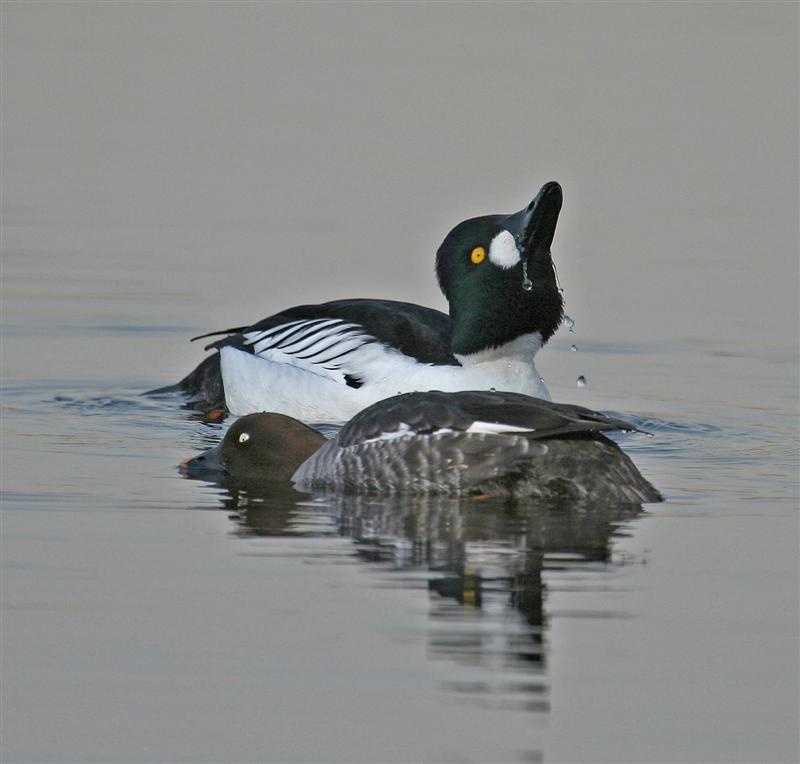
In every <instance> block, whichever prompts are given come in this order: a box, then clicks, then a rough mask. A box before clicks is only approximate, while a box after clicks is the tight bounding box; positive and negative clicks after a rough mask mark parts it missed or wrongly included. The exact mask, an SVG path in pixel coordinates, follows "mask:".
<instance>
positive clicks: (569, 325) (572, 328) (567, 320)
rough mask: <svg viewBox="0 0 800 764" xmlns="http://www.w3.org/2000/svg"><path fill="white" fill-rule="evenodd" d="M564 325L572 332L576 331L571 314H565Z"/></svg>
mask: <svg viewBox="0 0 800 764" xmlns="http://www.w3.org/2000/svg"><path fill="white" fill-rule="evenodd" d="M564 326H566V327H567V329H569V330H570V331H571V332H574V331H575V322H574V321H573V320H572V319H571V318H570V317H569V316H564Z"/></svg>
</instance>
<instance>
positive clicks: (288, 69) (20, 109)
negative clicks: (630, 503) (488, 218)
mask: <svg viewBox="0 0 800 764" xmlns="http://www.w3.org/2000/svg"><path fill="white" fill-rule="evenodd" d="M3 17H4V18H3V21H4V31H3V45H4V53H3V75H2V77H3V92H4V96H3V97H4V116H3V127H4V139H3V140H4V144H3V164H4V179H3V202H4V213H3V250H4V251H3V264H2V267H3V273H2V276H3V307H2V319H3V346H2V350H3V415H2V430H3V432H2V434H3V449H2V489H3V502H2V670H3V683H2V690H1V692H2V725H3V731H2V744H0V745H1V747H0V758H2V760H3V761H8V762H15V761H153V762H161V761H298V762H299V761H320V762H322V761H337V762H338V761H342V762H345V761H357V762H378V761H381V762H382V761H386V762H406V761H442V762H444V761H446V762H466V761H473V762H489V761H502V762H506V761H509V762H530V761H581V762H595V761H614V762H622V761H626V762H645V761H647V762H665V761H670V762H671V761H708V762H711V761H714V762H721V761H742V762H755V761H780V762H792V761H797V760H798V737H797V715H798V483H797V478H798V455H797V434H798V432H797V412H798V410H797V406H798V403H797V392H798V354H797V350H798V348H797V331H798V330H797V318H798V307H797V291H796V290H797V275H798V273H797V267H798V266H797V201H798V198H797V161H796V160H797V145H796V140H797V108H796V107H797V89H796V86H797V74H796V71H797V70H796V60H797V33H796V29H797V7H796V6H793V5H791V4H764V5H759V4H747V3H740V4H735V5H733V4H732V5H726V4H705V5H698V6H695V7H693V8H692V7H689V6H674V5H641V6H634V5H614V4H602V5H591V4H588V5H585V4H570V5H568V6H558V5H547V4H542V5H530V6H527V5H519V4H518V5H508V6H453V5H441V6H432V7H428V6H415V5H410V6H400V5H398V6H377V5H376V6H366V5H362V6H345V5H342V6H322V5H317V6H314V5H307V6H300V7H296V8H295V7H292V6H280V5H268V4H264V5H260V4H249V5H244V4H243V5H239V6H235V8H234V9H233V10H232V6H224V5H214V4H207V5H202V6H201V5H194V6H189V5H184V4H172V5H166V4H165V5H136V4H126V5H116V4H77V3H61V4H47V3H37V4H23V3H18V4H15V3H7V4H5V6H4V9H3ZM487 39H488V40H491V41H493V42H494V46H488V48H487V46H486V40H487ZM496 46H499V48H497V49H495V47H496ZM411 51H413V53H414V55H409V53H410V52H411ZM478 51H482V52H483V53H482V55H481V56H479V55H478ZM756 61H757V62H758V66H757V67H756V66H754V63H753V62H756ZM553 62H558V64H557V66H556V65H555V64H554V63H553ZM554 69H556V70H557V71H554ZM476 92H477V93H478V94H479V95H478V96H477V101H476V96H475V93H476ZM506 104H508V105H509V106H508V109H509V110H510V111H509V113H510V114H511V118H505V117H506V112H505V111H504V108H505V105H506ZM489 105H490V106H491V108H488V106H489ZM454 125H455V126H456V127H455V128H454ZM551 177H552V178H557V179H559V180H561V181H562V183H563V184H564V189H565V207H564V214H563V217H562V223H561V224H560V227H559V231H558V233H557V235H556V241H555V244H554V249H553V255H554V259H555V261H556V264H557V267H558V269H559V275H560V278H561V281H562V284H563V285H564V288H565V295H566V299H567V312H568V313H569V314H570V315H571V316H572V317H573V318H574V319H575V327H574V331H573V332H570V331H568V330H567V328H566V327H562V328H561V330H560V331H559V332H558V334H557V335H556V337H555V339H554V340H553V341H552V342H551V344H550V345H549V346H548V347H547V348H545V350H544V351H543V352H542V354H541V355H540V356H539V358H540V359H541V360H540V362H539V361H537V363H538V365H539V368H540V371H541V372H542V373H543V374H544V376H545V377H546V379H547V382H548V385H549V386H550V389H551V391H552V392H553V396H554V398H555V399H557V400H563V401H570V402H575V403H582V404H584V405H588V406H591V407H595V408H600V409H602V410H605V411H609V412H614V413H617V414H620V415H623V416H627V417H630V418H632V419H633V420H634V421H635V422H637V423H638V424H639V425H640V426H641V427H642V428H643V429H646V430H648V431H649V432H651V433H652V436H653V437H646V436H644V435H625V436H620V443H621V444H622V446H623V448H625V449H626V450H627V452H628V453H629V454H631V456H632V457H633V459H634V460H635V461H636V463H637V464H638V466H639V467H640V469H641V470H642V472H643V473H644V474H645V475H646V476H647V477H648V478H649V479H650V480H651V481H652V482H653V483H654V484H655V485H657V486H658V487H659V488H660V489H661V490H662V491H663V492H664V494H665V496H666V498H667V501H666V502H665V503H664V504H659V505H646V506H644V507H641V508H639V507H635V508H628V509H620V508H618V507H605V506H592V507H575V506H569V505H567V506H548V505H542V504H537V503H525V502H521V503H515V504H507V503H502V502H493V501H475V500H472V501H462V502H459V501H453V500H436V501H424V500H405V501H400V500H392V501H380V500H373V499H370V500H367V499H332V498H328V499H325V498H320V497H316V498H315V497H308V496H301V495H297V494H294V493H292V492H291V491H289V490H288V489H287V490H286V491H285V492H280V491H271V492H269V493H266V494H265V493H259V492H258V491H256V490H253V489H252V488H250V489H248V488H242V487H237V486H227V487H226V486H216V485H211V484H207V483H204V482H200V481H190V480H186V479H183V478H182V477H181V476H180V475H179V474H178V471H177V465H178V463H179V462H180V461H181V460H182V459H184V458H186V457H187V456H190V455H192V454H194V453H195V452H196V451H198V450H199V449H201V448H203V447H206V446H208V445H210V444H212V443H215V442H217V441H218V440H219V438H220V435H221V433H222V432H224V427H225V423H220V422H207V421H204V420H203V419H202V418H200V417H199V416H198V415H196V414H195V413H193V412H192V411H190V410H188V409H186V408H184V407H183V406H182V401H181V400H180V399H179V398H177V397H174V396H164V397H156V398H153V397H143V396H142V392H143V391H144V390H147V389H149V388H152V387H156V386H159V385H163V384H167V383H169V382H172V381H175V380H176V379H177V378H178V377H179V376H181V375H182V374H184V373H185V372H187V371H188V370H189V369H190V368H191V367H192V366H193V365H194V364H195V363H197V362H198V361H199V360H200V358H201V357H202V351H201V349H200V348H199V347H195V346H192V345H189V344H188V343H187V341H186V340H187V338H188V337H189V336H192V335H193V334H198V333H201V332H203V331H206V330H210V329H214V328H219V327H223V326H229V325H236V324H238V323H241V322H243V321H250V320H256V319H258V318H261V317H262V316H264V315H267V314H268V313H269V312H271V311H273V310H277V309H280V308H284V307H288V306H290V305H294V304H298V303H301V302H314V301H318V300H322V299H333V298H338V297H347V296H356V295H372V296H376V297H387V298H394V299H406V300H410V301H415V302H420V303H424V304H427V305H431V306H434V307H442V300H441V297H440V296H439V295H438V293H437V291H436V287H435V284H434V283H433V277H432V260H433V253H434V251H435V247H436V246H437V245H438V242H439V240H440V239H441V237H442V236H443V235H444V233H446V231H447V230H448V229H449V227H450V226H451V225H453V224H454V223H456V222H458V220H460V219H462V218H465V217H467V216H470V215H473V214H480V213H484V212H493V211H501V210H508V209H517V208H519V207H521V206H522V204H524V203H526V202H527V201H528V200H529V196H531V195H532V194H533V193H535V191H536V189H538V187H539V185H540V184H541V183H542V182H544V181H546V180H548V179H550V178H551ZM572 344H575V345H576V346H577V351H575V352H573V351H571V350H570V345H572ZM579 375H585V376H586V378H587V380H588V385H587V386H586V387H585V388H578V387H577V386H576V379H577V377H578V376H579Z"/></svg>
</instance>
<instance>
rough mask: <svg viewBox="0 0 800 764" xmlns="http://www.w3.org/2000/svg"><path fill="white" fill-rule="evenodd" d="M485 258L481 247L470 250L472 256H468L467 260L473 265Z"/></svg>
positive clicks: (484, 252) (484, 251)
mask: <svg viewBox="0 0 800 764" xmlns="http://www.w3.org/2000/svg"><path fill="white" fill-rule="evenodd" d="M485 257H486V250H485V249H484V248H483V247H475V249H473V250H472V254H470V256H469V259H470V260H472V262H473V263H475V265H478V264H479V263H482V262H483V259H484V258H485Z"/></svg>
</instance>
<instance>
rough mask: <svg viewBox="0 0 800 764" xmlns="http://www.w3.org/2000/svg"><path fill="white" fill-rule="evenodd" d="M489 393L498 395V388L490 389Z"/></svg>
mask: <svg viewBox="0 0 800 764" xmlns="http://www.w3.org/2000/svg"><path fill="white" fill-rule="evenodd" d="M489 392H490V393H496V392H497V388H496V387H490V388H489Z"/></svg>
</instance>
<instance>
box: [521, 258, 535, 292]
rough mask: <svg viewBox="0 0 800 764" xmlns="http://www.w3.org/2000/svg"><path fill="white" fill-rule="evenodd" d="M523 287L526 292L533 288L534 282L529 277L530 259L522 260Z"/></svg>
mask: <svg viewBox="0 0 800 764" xmlns="http://www.w3.org/2000/svg"><path fill="white" fill-rule="evenodd" d="M522 288H523V289H524V290H525V291H526V292H530V291H531V290H532V289H533V282H532V281H531V280H530V279H529V278H528V261H527V260H523V261H522Z"/></svg>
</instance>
